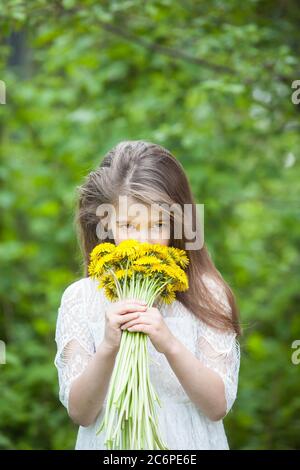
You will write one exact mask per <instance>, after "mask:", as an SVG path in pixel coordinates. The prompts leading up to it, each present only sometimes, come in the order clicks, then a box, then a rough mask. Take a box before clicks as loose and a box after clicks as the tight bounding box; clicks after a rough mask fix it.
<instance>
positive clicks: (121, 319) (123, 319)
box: [118, 312, 140, 325]
mask: <svg viewBox="0 0 300 470" xmlns="http://www.w3.org/2000/svg"><path fill="white" fill-rule="evenodd" d="M139 315H140V312H133V313H126V314H124V315H119V316H118V321H119V324H120V325H124V324H125V323H129V322H130V321H132V320H136V319H137V318H139Z"/></svg>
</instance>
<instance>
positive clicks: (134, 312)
mask: <svg viewBox="0 0 300 470" xmlns="http://www.w3.org/2000/svg"><path fill="white" fill-rule="evenodd" d="M146 310H147V303H146V302H143V301H141V300H135V299H130V300H129V299H128V300H127V299H126V300H118V301H117V302H113V303H112V304H111V305H110V306H109V308H108V309H107V311H106V314H105V333H104V340H103V342H104V344H105V346H106V347H107V348H108V349H109V350H110V351H112V352H115V353H116V352H118V350H119V348H120V342H121V336H122V333H123V330H121V326H122V325H123V324H124V323H127V322H128V321H131V320H135V319H136V318H138V316H139V312H145V311H146Z"/></svg>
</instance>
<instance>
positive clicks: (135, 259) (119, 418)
mask: <svg viewBox="0 0 300 470" xmlns="http://www.w3.org/2000/svg"><path fill="white" fill-rule="evenodd" d="M188 263H189V260H188V258H187V256H186V252H185V251H184V250H180V249H178V248H174V247H167V246H162V245H159V244H151V243H145V242H144V243H142V242H139V241H136V240H125V241H123V242H121V243H119V245H115V244H113V243H100V244H99V245H97V246H95V248H94V249H93V250H92V252H91V255H90V264H89V275H90V276H91V277H93V278H95V279H98V280H99V288H104V292H105V295H106V296H107V298H108V299H109V300H110V301H117V300H124V299H128V298H130V299H132V298H134V299H139V300H143V301H145V302H146V303H147V306H148V307H152V305H153V303H154V301H155V300H156V299H158V298H159V299H161V300H162V301H163V302H165V303H171V302H173V300H175V298H176V296H175V293H176V291H185V290H186V289H187V288H188V279H187V275H186V273H185V271H184V269H185V268H186V266H187V265H188ZM147 340H148V335H147V334H145V333H142V332H130V331H127V330H124V331H123V332H122V337H121V343H120V348H119V351H118V354H117V357H116V361H115V366H114V369H113V372H112V376H111V380H110V384H109V390H108V396H107V403H106V409H105V415H104V417H103V420H102V423H101V425H100V428H99V430H98V431H97V434H99V433H100V432H102V431H105V434H106V437H105V446H106V448H107V449H109V450H121V449H134V450H140V449H148V450H168V447H167V445H166V444H165V443H164V441H163V439H162V438H161V436H160V432H159V426H158V417H157V411H156V403H157V404H158V405H159V406H161V404H160V401H159V398H158V396H157V394H156V391H155V390H154V388H153V386H152V384H151V381H150V376H149V356H148V348H147Z"/></svg>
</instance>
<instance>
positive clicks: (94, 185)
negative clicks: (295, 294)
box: [74, 140, 241, 335]
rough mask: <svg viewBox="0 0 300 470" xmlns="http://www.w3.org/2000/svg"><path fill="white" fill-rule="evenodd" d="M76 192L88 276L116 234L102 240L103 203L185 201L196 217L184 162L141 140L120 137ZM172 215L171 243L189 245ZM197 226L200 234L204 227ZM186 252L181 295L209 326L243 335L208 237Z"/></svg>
mask: <svg viewBox="0 0 300 470" xmlns="http://www.w3.org/2000/svg"><path fill="white" fill-rule="evenodd" d="M77 191H78V198H77V207H76V215H75V220H74V222H75V227H76V231H77V237H78V241H79V245H80V248H81V252H82V256H83V269H84V274H85V276H88V265H89V262H90V253H91V251H92V249H93V248H94V247H95V246H96V245H97V244H99V243H101V242H102V241H106V242H108V241H109V242H111V243H114V239H113V237H112V236H111V237H109V236H108V237H107V235H106V238H105V240H101V237H100V238H99V231H98V229H97V226H98V224H99V216H98V215H97V214H96V212H97V208H98V207H99V205H101V204H111V205H113V206H115V205H116V204H117V201H118V198H119V196H120V195H122V196H128V197H131V198H134V199H135V200H138V201H142V202H143V203H147V204H157V203H158V204H160V205H163V204H167V205H172V204H173V205H174V204H175V205H177V206H178V207H181V208H182V209H183V208H184V205H185V204H190V205H191V206H190V207H192V213H193V216H195V214H196V204H195V201H194V198H193V195H192V192H191V189H190V185H189V182H188V179H187V177H186V174H185V172H184V170H183V167H182V165H181V164H180V162H179V161H178V160H177V159H176V158H175V157H174V156H173V155H172V154H171V153H170V152H169V151H168V150H167V149H165V148H164V147H162V146H160V145H157V144H154V143H151V142H147V141H143V140H131V141H122V142H120V143H119V144H118V145H116V146H115V147H114V148H112V149H111V150H110V151H109V152H108V153H107V154H106V155H105V156H104V158H103V160H102V162H101V164H100V165H99V167H98V168H97V169H96V170H95V171H91V172H90V173H89V174H88V175H87V176H86V177H85V181H84V182H83V184H82V185H81V186H78V187H77ZM170 219H171V221H173V224H172V223H171V226H172V227H171V238H170V242H169V245H171V246H174V247H176V248H181V249H186V248H185V247H186V242H188V240H186V237H185V230H184V227H183V230H182V237H181V238H175V237H174V233H173V229H174V215H173V214H170ZM193 220H195V217H194V219H193ZM182 223H183V224H184V222H182ZM196 229H197V232H198V233H200V227H199V226H198V227H196ZM186 252H187V256H188V257H189V260H190V262H189V265H188V267H187V271H186V272H187V276H188V280H189V288H188V290H186V291H185V292H178V293H177V299H178V300H179V301H180V302H181V303H182V304H183V305H184V306H185V307H186V308H188V309H189V310H190V311H191V312H193V313H194V314H195V315H196V316H197V317H199V318H200V319H201V320H202V321H203V322H205V323H206V324H208V325H210V326H213V327H215V328H218V329H221V330H233V331H235V332H236V333H237V335H240V334H241V328H240V323H239V311H238V308H237V304H236V300H235V296H234V294H233V292H232V290H231V288H230V287H229V285H228V283H227V282H226V281H225V280H224V279H223V277H222V275H221V273H220V272H219V271H218V270H217V268H216V267H215V265H214V263H213V261H212V259H211V257H210V255H209V252H208V249H207V248H206V245H205V242H204V240H203V243H202V245H201V248H200V249H191V250H188V249H186ZM205 279H208V280H210V281H212V282H213V285H214V286H217V287H218V289H219V292H221V294H222V295H221V297H220V296H215V294H214V293H213V292H212V291H211V290H210V287H209V284H207V282H206V281H205ZM220 299H221V300H220ZM222 299H223V301H222ZM224 300H225V301H224ZM228 307H229V311H230V314H229V315H228Z"/></svg>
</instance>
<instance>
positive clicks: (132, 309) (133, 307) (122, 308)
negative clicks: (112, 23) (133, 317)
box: [114, 303, 147, 315]
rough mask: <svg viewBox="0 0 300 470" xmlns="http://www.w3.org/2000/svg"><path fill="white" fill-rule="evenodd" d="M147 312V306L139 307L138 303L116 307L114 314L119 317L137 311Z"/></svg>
mask: <svg viewBox="0 0 300 470" xmlns="http://www.w3.org/2000/svg"><path fill="white" fill-rule="evenodd" d="M146 310H147V306H146V305H139V304H138V303H130V304H123V305H119V306H116V307H115V309H114V313H117V314H118V315H124V314H125V313H131V312H136V311H141V312H145V311H146Z"/></svg>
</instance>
